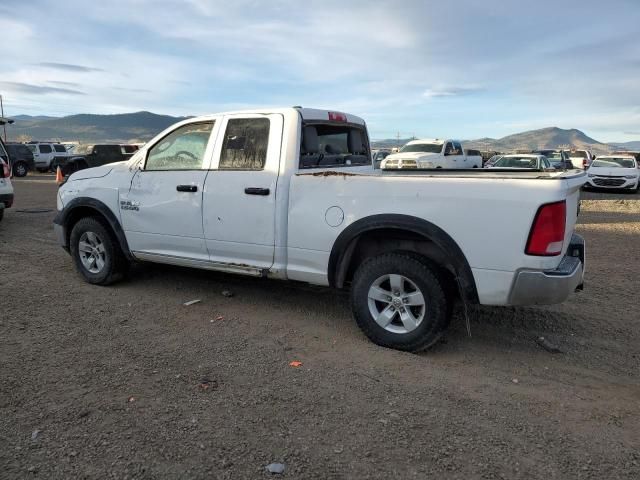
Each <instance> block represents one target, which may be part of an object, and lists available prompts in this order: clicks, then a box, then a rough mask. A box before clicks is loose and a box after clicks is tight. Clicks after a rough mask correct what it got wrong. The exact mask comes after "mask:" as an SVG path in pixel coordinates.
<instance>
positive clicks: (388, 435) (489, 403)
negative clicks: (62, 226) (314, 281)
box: [0, 175, 640, 480]
mask: <svg viewBox="0 0 640 480" xmlns="http://www.w3.org/2000/svg"><path fill="white" fill-rule="evenodd" d="M14 186H15V190H16V202H15V206H14V208H12V209H10V210H8V211H7V213H6V215H5V219H4V221H3V222H2V223H1V224H0V272H1V275H0V292H1V294H2V307H1V308H2V309H1V314H0V478H2V479H9V478H36V477H39V478H46V479H57V478H60V479H67V478H119V479H124V478H190V479H199V478H208V479H209V478H229V479H237V478H241V479H245V478H265V477H283V478H318V479H333V478H335V479H338V478H344V479H350V478H379V479H392V478H421V479H422V478H434V479H447V478H459V479H472V478H507V479H513V478H543V479H545V480H550V479H573V478H593V479H605V478H606V479H614V478H628V479H638V478H640V373H639V372H640V328H639V327H640V315H638V310H639V307H640V302H639V301H638V295H640V280H639V277H638V269H639V266H640V265H639V263H638V258H639V257H640V255H639V254H640V195H639V196H635V195H611V194H601V193H591V192H590V193H588V194H586V195H585V198H588V199H589V200H588V201H585V202H584V204H583V211H582V213H581V216H580V225H579V227H578V231H579V232H580V233H581V234H582V235H584V236H585V237H586V240H587V254H588V259H587V269H588V273H587V284H586V289H585V291H584V292H582V293H579V294H576V295H574V296H572V297H571V298H570V299H569V300H568V301H567V302H566V303H565V304H563V305H559V306H554V307H540V308H486V307H481V308H474V309H473V311H472V318H471V330H472V334H473V336H472V338H468V337H467V334H466V328H465V326H464V321H463V320H462V318H461V316H460V312H459V311H457V312H456V316H455V318H454V320H453V322H452V326H451V331H450V333H449V334H448V335H447V337H446V339H445V340H444V341H443V342H442V343H440V344H439V345H437V346H436V347H435V348H434V349H432V350H431V351H429V352H427V353H424V354H420V355H413V354H408V353H401V352H397V351H392V350H386V349H383V348H380V347H377V346H375V345H373V344H371V343H370V342H369V341H368V340H367V339H366V338H365V337H364V336H363V335H362V334H361V333H360V331H359V330H358V329H357V327H356V325H355V323H354V322H353V321H352V319H351V316H350V312H349V308H348V301H347V300H348V299H347V297H346V295H344V294H342V293H337V292H335V291H331V290H328V289H323V288H315V287H311V286H305V285H295V284H289V283H282V282H276V281H268V280H261V279H252V278H244V277H239V276H232V275H225V274H218V273H212V272H204V271H195V270H187V269H180V268H172V267H165V266H157V265H149V264H145V265H138V266H136V267H135V268H134V269H133V271H132V273H131V275H130V278H129V279H128V280H126V281H124V282H122V283H120V284H118V285H115V286H112V287H106V288H104V287H94V286H90V285H88V284H86V283H84V282H83V281H82V280H81V279H80V278H79V276H78V275H77V274H76V273H75V271H74V269H73V266H72V262H71V259H70V257H69V256H68V255H67V254H66V253H65V252H64V251H63V250H62V249H61V248H59V247H58V246H57V244H56V241H55V238H54V235H53V230H52V223H51V221H52V219H53V217H54V214H55V212H54V211H53V209H54V208H55V192H56V187H55V185H54V184H53V182H52V177H51V176H46V175H41V176H39V175H29V176H28V177H26V178H25V179H17V180H15V181H14ZM48 209H51V210H50V211H48ZM223 291H226V292H230V293H232V294H233V296H223V295H222V292H223ZM191 300H200V302H198V303H194V304H192V305H188V306H185V305H184V304H185V303H186V302H189V301H191ZM539 337H544V338H545V342H546V343H548V344H550V345H552V346H555V347H557V348H558V349H559V350H561V352H562V353H550V351H549V349H547V348H546V345H545V342H542V341H541V340H540V339H539ZM295 361H297V362H301V365H299V366H297V367H296V366H292V365H290V364H291V362H295ZM294 365H297V364H294ZM270 464H283V466H284V467H283V468H284V471H283V473H281V474H274V473H269V471H268V470H267V466H269V465H270ZM270 468H273V467H270ZM277 468H278V469H280V467H279V466H278V467H277Z"/></svg>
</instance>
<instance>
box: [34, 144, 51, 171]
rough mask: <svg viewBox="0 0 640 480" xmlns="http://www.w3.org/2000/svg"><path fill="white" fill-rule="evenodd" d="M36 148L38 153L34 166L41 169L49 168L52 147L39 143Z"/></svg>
mask: <svg viewBox="0 0 640 480" xmlns="http://www.w3.org/2000/svg"><path fill="white" fill-rule="evenodd" d="M36 148H37V149H38V153H39V156H38V159H37V160H36V165H39V167H41V168H49V166H50V165H51V160H53V146H52V145H49V144H47V143H39V144H38V145H37V147H36Z"/></svg>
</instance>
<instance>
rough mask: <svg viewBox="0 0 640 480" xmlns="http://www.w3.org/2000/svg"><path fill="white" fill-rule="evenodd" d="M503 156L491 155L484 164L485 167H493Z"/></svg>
mask: <svg viewBox="0 0 640 480" xmlns="http://www.w3.org/2000/svg"><path fill="white" fill-rule="evenodd" d="M502 157H503V155H494V156H493V157H491V158H490V159H489V160H487V161H486V162H485V164H484V168H489V167H491V166H492V165H493V164H494V163H496V162H497V161H498V160H500V159H501V158H502Z"/></svg>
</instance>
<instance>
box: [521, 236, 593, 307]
mask: <svg viewBox="0 0 640 480" xmlns="http://www.w3.org/2000/svg"><path fill="white" fill-rule="evenodd" d="M585 260H586V257H585V243H584V239H583V238H582V237H581V236H580V235H576V234H574V235H573V237H572V238H571V243H570V244H569V248H568V249H567V253H566V255H565V256H564V258H563V259H562V261H561V262H560V265H558V267H557V268H556V269H555V270H547V271H538V270H520V271H518V272H516V275H515V279H514V281H513V285H512V287H511V292H510V293H509V304H510V305H553V304H556V303H562V302H564V301H565V300H566V299H567V297H568V296H569V295H571V294H572V293H573V292H575V291H577V290H582V288H583V284H584V270H585Z"/></svg>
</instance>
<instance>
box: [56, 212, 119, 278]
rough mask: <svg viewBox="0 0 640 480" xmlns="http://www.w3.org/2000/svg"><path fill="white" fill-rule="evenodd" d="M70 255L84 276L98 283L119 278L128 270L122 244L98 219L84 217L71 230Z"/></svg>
mask: <svg viewBox="0 0 640 480" xmlns="http://www.w3.org/2000/svg"><path fill="white" fill-rule="evenodd" d="M69 244H70V247H71V256H72V257H73V261H74V263H75V264H76V269H77V270H78V272H79V273H80V274H81V275H82V276H83V277H84V279H85V280H86V281H87V282H89V283H93V284H96V285H109V284H111V283H114V282H116V281H118V280H120V279H121V278H122V277H123V276H124V274H125V273H126V270H127V266H128V263H127V259H126V257H125V256H124V254H123V253H122V250H121V249H120V245H119V244H118V241H117V240H116V238H115V235H113V234H112V233H111V231H110V230H108V229H107V228H106V227H105V226H104V225H103V224H102V223H101V222H100V221H99V220H97V219H96V218H94V217H86V218H82V219H81V220H79V221H78V223H76V224H75V225H74V227H73V230H71V238H70V239H69Z"/></svg>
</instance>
